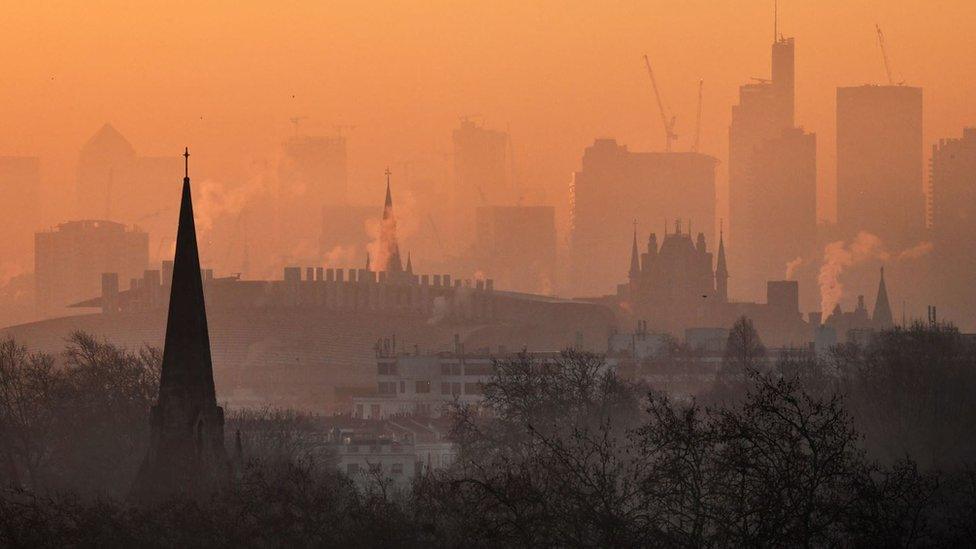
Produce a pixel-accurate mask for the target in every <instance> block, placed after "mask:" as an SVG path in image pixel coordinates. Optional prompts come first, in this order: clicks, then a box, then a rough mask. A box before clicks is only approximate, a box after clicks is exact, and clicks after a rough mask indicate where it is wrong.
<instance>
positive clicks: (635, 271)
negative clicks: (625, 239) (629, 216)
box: [630, 221, 641, 280]
mask: <svg viewBox="0 0 976 549" xmlns="http://www.w3.org/2000/svg"><path fill="white" fill-rule="evenodd" d="M640 270H641V266H640V252H639V251H638V250H637V221H634V243H633V245H632V246H631V249H630V279H631V280H636V279H637V277H638V276H640Z"/></svg>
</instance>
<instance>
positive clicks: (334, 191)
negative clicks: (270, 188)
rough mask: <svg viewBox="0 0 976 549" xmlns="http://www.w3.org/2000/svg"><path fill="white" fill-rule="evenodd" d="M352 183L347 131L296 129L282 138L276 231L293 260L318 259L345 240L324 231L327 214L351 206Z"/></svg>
mask: <svg viewBox="0 0 976 549" xmlns="http://www.w3.org/2000/svg"><path fill="white" fill-rule="evenodd" d="M347 185H348V170H347V164H346V139H345V137H342V136H338V137H322V136H309V135H296V136H293V137H291V138H289V139H287V140H285V142H284V143H282V146H281V156H280V159H279V161H278V189H277V196H276V208H275V210H276V213H275V217H276V218H277V223H276V224H277V227H276V231H275V232H276V235H277V242H278V244H277V247H278V248H279V249H280V250H287V251H288V253H287V254H285V255H286V256H287V257H288V259H289V260H290V261H298V262H302V261H311V260H315V259H318V257H319V253H320V252H321V251H323V250H324V251H325V253H328V251H329V250H331V249H332V248H334V247H335V246H337V245H340V243H339V242H338V241H336V240H335V239H331V238H328V235H325V234H323V233H322V217H321V216H322V214H323V212H325V211H334V210H335V209H340V210H341V209H343V208H345V207H346V206H348V203H347ZM357 228H359V229H362V226H361V225H359V226H358V227H357Z"/></svg>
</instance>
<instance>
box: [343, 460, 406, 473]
mask: <svg viewBox="0 0 976 549" xmlns="http://www.w3.org/2000/svg"><path fill="white" fill-rule="evenodd" d="M368 466H369V469H368V471H369V472H370V473H375V474H379V473H382V472H383V464H382V463H370V464H368ZM361 470H363V469H362V468H361V467H360V466H359V463H347V464H346V474H347V475H349V476H353V475H358V474H359V472H360V471H361ZM390 474H391V475H402V474H403V464H402V463H399V462H398V463H394V464H392V465H390Z"/></svg>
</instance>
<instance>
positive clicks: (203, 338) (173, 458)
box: [132, 151, 231, 502]
mask: <svg viewBox="0 0 976 549" xmlns="http://www.w3.org/2000/svg"><path fill="white" fill-rule="evenodd" d="M184 155H185V157H186V158H187V160H189V156H190V154H189V151H187V152H185V153H184ZM179 219H180V221H179V226H178V229H177V234H176V254H175V258H174V261H173V278H172V284H171V286H170V299H169V314H168V316H167V320H166V340H165V343H164V345H163V363H162V366H161V367H160V376H159V397H158V399H157V401H156V405H155V406H153V407H152V410H151V411H150V414H149V449H148V451H147V452H146V458H145V460H144V461H143V463H142V466H141V467H140V468H139V473H138V475H137V477H136V480H135V483H134V484H133V489H132V497H133V499H134V500H136V501H141V502H156V501H163V500H166V499H169V498H171V497H173V496H189V497H193V498H199V499H206V498H208V497H210V496H212V495H213V494H214V493H215V492H218V491H219V490H221V489H223V488H226V487H227V485H228V484H229V482H230V480H231V463H230V461H229V460H228V458H227V452H226V450H225V448H224V410H223V408H221V407H220V406H218V405H217V396H216V389H215V388H214V378H213V360H212V358H211V354H210V332H209V329H208V326H207V310H206V306H205V304H204V297H203V280H202V279H201V275H200V256H199V253H198V251H197V238H196V227H195V226H194V222H193V203H192V199H191V195H190V177H189V173H188V169H187V173H186V176H185V177H184V179H183V197H182V202H181V203H180V217H179Z"/></svg>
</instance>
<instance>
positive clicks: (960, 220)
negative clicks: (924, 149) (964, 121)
mask: <svg viewBox="0 0 976 549" xmlns="http://www.w3.org/2000/svg"><path fill="white" fill-rule="evenodd" d="M929 177H930V178H929V191H930V193H931V195H930V198H931V219H930V221H931V227H932V238H933V244H934V250H933V252H932V257H931V258H930V260H929V263H930V264H931V265H934V266H937V268H934V269H933V270H932V277H931V278H932V283H931V284H932V288H933V289H934V290H935V292H934V294H935V295H934V296H933V299H932V300H931V301H932V302H933V303H937V304H938V307H939V309H940V310H942V312H943V314H944V316H945V317H946V318H950V319H952V320H953V321H954V322H956V323H957V324H958V325H959V326H960V327H961V328H963V329H967V330H976V294H974V292H973V291H972V278H973V273H974V272H976V239H974V238H973V236H974V235H976V128H966V129H964V130H963V134H962V137H961V138H953V139H940V140H939V142H938V144H936V145H933V146H932V162H931V167H930V175H929Z"/></svg>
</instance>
